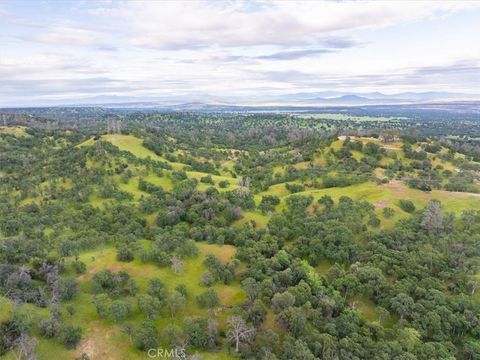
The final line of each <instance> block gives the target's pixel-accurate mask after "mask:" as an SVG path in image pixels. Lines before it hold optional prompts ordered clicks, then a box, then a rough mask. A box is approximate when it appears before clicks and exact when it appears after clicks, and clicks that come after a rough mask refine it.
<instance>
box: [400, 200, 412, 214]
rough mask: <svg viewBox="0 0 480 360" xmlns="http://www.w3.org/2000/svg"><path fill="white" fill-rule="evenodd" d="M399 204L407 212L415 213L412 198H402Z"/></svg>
mask: <svg viewBox="0 0 480 360" xmlns="http://www.w3.org/2000/svg"><path fill="white" fill-rule="evenodd" d="M398 206H399V207H400V209H402V210H403V211H405V212H408V213H413V212H414V211H415V204H414V203H413V202H411V201H410V200H400V201H399V202H398Z"/></svg>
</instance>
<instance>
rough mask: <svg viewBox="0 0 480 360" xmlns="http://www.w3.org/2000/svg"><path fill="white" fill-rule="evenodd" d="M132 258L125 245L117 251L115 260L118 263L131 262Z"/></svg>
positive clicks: (130, 251)
mask: <svg viewBox="0 0 480 360" xmlns="http://www.w3.org/2000/svg"><path fill="white" fill-rule="evenodd" d="M133 258H134V256H133V251H132V250H131V249H130V248H129V247H128V246H126V245H122V246H121V247H120V248H119V249H118V250H117V260H118V261H124V262H128V261H132V260H133Z"/></svg>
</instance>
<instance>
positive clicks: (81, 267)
mask: <svg viewBox="0 0 480 360" xmlns="http://www.w3.org/2000/svg"><path fill="white" fill-rule="evenodd" d="M72 266H73V269H74V270H75V273H76V274H77V275H80V274H85V272H86V271H87V265H85V263H84V262H81V261H74V262H73V263H72Z"/></svg>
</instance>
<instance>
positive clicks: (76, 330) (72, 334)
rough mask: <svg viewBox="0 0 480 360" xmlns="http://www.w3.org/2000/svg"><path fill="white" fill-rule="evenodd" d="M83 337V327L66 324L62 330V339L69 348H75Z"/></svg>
mask: <svg viewBox="0 0 480 360" xmlns="http://www.w3.org/2000/svg"><path fill="white" fill-rule="evenodd" d="M81 339H82V328H81V327H79V326H65V327H63V328H62V330H61V331H60V341H61V342H62V344H63V345H65V347H67V348H69V349H75V348H76V347H77V345H78V343H79V342H80V340H81Z"/></svg>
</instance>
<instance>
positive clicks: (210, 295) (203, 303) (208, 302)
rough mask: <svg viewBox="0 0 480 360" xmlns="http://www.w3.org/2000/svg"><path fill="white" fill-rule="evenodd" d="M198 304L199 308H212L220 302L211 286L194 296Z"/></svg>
mask: <svg viewBox="0 0 480 360" xmlns="http://www.w3.org/2000/svg"><path fill="white" fill-rule="evenodd" d="M196 300H197V304H198V306H200V307H201V308H208V309H211V308H214V307H216V306H218V305H219V304H220V299H219V298H218V295H217V292H216V291H215V290H214V289H213V288H208V289H207V290H205V291H204V292H203V293H201V294H200V295H198V296H197V298H196Z"/></svg>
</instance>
